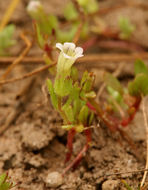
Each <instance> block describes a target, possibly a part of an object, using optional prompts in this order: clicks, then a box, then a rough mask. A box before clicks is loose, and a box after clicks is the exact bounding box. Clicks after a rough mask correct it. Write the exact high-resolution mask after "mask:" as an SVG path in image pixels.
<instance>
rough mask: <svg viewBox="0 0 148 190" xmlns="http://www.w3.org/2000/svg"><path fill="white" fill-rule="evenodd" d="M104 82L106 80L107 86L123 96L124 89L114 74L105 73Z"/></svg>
mask: <svg viewBox="0 0 148 190" xmlns="http://www.w3.org/2000/svg"><path fill="white" fill-rule="evenodd" d="M104 80H105V83H106V84H107V86H110V87H112V88H113V89H114V90H116V91H117V92H119V93H120V94H123V88H122V86H121V84H120V82H119V81H118V80H117V78H116V77H114V76H113V75H112V74H110V73H105V76H104Z"/></svg>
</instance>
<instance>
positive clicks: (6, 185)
mask: <svg viewBox="0 0 148 190" xmlns="http://www.w3.org/2000/svg"><path fill="white" fill-rule="evenodd" d="M14 186H15V184H13V182H11V181H10V177H8V174H5V173H4V174H2V175H0V190H9V189H11V188H13V187H14Z"/></svg>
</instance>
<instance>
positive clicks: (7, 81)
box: [0, 63, 56, 85]
mask: <svg viewBox="0 0 148 190" xmlns="http://www.w3.org/2000/svg"><path fill="white" fill-rule="evenodd" d="M55 65H56V63H53V64H51V65H46V66H43V67H41V68H39V69H36V70H34V71H32V72H29V73H27V74H25V75H23V76H21V77H17V78H12V79H8V80H3V81H0V85H1V84H8V83H13V82H16V81H20V80H23V79H26V78H29V77H31V76H33V75H36V74H38V73H40V72H42V71H45V70H47V69H49V68H51V67H53V66H55Z"/></svg>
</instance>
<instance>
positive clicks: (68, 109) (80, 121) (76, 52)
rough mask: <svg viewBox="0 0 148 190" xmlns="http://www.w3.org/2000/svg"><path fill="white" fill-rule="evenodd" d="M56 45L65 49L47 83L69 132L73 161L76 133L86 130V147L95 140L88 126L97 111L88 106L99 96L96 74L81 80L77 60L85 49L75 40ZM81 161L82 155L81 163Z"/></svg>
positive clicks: (69, 153)
mask: <svg viewBox="0 0 148 190" xmlns="http://www.w3.org/2000/svg"><path fill="white" fill-rule="evenodd" d="M56 47H57V48H58V49H60V51H61V52H60V55H59V58H58V63H57V68H56V70H57V71H56V76H55V79H54V81H53V82H52V81H51V80H50V79H48V80H47V86H48V90H49V93H50V97H51V102H52V104H53V106H54V108H55V109H56V110H57V111H58V112H59V114H60V115H61V117H62V119H63V126H62V128H63V129H65V130H67V131H68V139H67V148H68V153H67V157H66V161H69V159H70V157H71V154H72V143H73V138H74V136H75V134H76V133H81V132H85V134H86V137H87V142H86V150H87V149H88V147H89V146H90V143H91V134H90V129H87V127H89V126H90V125H91V124H92V120H93V113H92V111H91V110H89V108H88V106H87V99H88V98H90V97H95V92H94V91H92V88H93V82H94V75H93V74H92V73H88V72H87V71H86V72H84V73H83V76H82V79H81V80H80V81H79V79H78V71H77V69H76V68H75V67H73V64H74V62H75V61H76V59H78V58H79V57H82V56H83V49H82V48H80V47H75V44H74V43H64V45H62V44H60V43H57V44H56ZM86 150H85V151H86ZM81 156H82V155H81ZM79 160H80V158H79V159H78V160H77V162H78V161H79ZM75 164H76V163H75Z"/></svg>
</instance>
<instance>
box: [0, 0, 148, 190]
mask: <svg viewBox="0 0 148 190" xmlns="http://www.w3.org/2000/svg"><path fill="white" fill-rule="evenodd" d="M6 2H7V3H6ZM9 2H10V0H5V1H2V2H0V19H1V18H2V16H3V14H4V11H5V10H6V7H7V4H8V3H9ZM27 2H28V0H22V1H21V3H20V5H19V6H18V8H17V10H16V12H15V14H14V15H13V17H12V19H11V22H13V23H15V24H16V25H17V32H16V36H17V39H18V43H17V46H15V47H14V48H13V49H12V50H11V53H12V54H13V55H18V53H19V52H20V51H21V50H22V48H24V43H23V42H22V41H21V39H20V38H19V33H20V31H22V30H28V28H29V27H30V26H31V20H30V18H29V16H28V15H27V13H26V11H25V6H26V5H27ZM66 2H68V0H67V1H66V0H64V1H60V0H56V1H55V0H54V1H53V0H43V4H44V5H45V7H46V11H47V12H52V13H54V14H57V15H58V16H61V15H62V9H63V7H64V5H65V3H66ZM120 2H124V1H117V0H112V1H111V0H104V1H103V0H102V1H101V0H100V8H103V7H107V6H111V5H116V4H119V3H120ZM134 2H140V3H147V4H148V2H145V1H142V0H141V1H138V0H135V1H134ZM55 7H56V8H55ZM133 13H134V14H133ZM121 14H122V15H126V16H127V17H129V18H130V19H131V21H132V23H134V24H135V25H136V26H137V30H136V32H135V34H134V36H133V38H134V40H135V41H136V42H137V43H138V42H140V43H141V44H143V45H144V46H146V47H148V35H147V34H148V14H147V10H145V9H144V8H142V7H128V8H127V7H123V8H121V9H117V10H114V11H113V12H109V13H107V14H105V15H103V16H102V19H103V20H104V21H105V22H106V23H107V24H108V25H109V26H111V27H115V28H116V27H117V20H118V17H119V15H121ZM30 30H31V27H30ZM39 54H41V51H40V50H39V49H38V48H37V47H35V46H34V47H33V48H32V50H31V51H30V53H29V55H39ZM111 63H112V62H111ZM96 64H99V63H96ZM108 64H110V62H108ZM112 64H114V63H112ZM115 64H120V63H115ZM126 64H127V67H126V70H127V71H126V72H128V70H129V73H130V69H131V67H133V64H132V63H126ZM128 65H130V67H128ZM131 65H132V66H131ZM36 67H38V65H36V66H35V65H29V64H27V65H23V66H22V65H20V66H17V67H16V68H15V69H14V70H13V72H12V73H11V75H10V77H15V76H20V75H22V74H24V73H26V72H28V71H30V70H32V69H35V68H36ZM84 68H85V66H84ZM91 69H92V70H93V71H94V70H95V72H96V74H97V76H99V72H100V70H98V69H97V67H93V68H91ZM102 70H103V68H102ZM123 71H124V68H123ZM3 72H4V68H1V69H0V75H1V74H2V73H3ZM47 77H49V73H48V71H45V72H42V73H40V74H38V75H37V76H35V77H33V78H29V79H25V80H22V81H18V82H15V83H12V84H7V85H3V86H2V87H1V88H0V126H1V127H4V126H6V125H7V123H9V121H10V120H11V118H13V120H12V121H11V122H10V123H9V124H10V125H9V126H8V129H7V130H6V131H5V132H4V133H3V134H2V135H1V136H0V173H2V172H6V171H8V172H9V175H10V176H11V177H12V179H13V181H15V182H16V183H18V185H17V186H16V187H15V188H14V189H16V190H17V189H20V190H29V189H30V190H36V189H37V190H43V189H53V190H54V189H58V190H125V187H124V185H123V184H122V182H121V179H124V180H125V181H126V182H127V183H128V184H129V185H131V186H132V187H134V188H135V189H134V190H136V187H137V186H138V184H139V183H140V181H141V179H142V173H132V174H122V175H118V176H114V175H112V176H106V174H111V173H116V172H126V171H133V170H138V169H142V168H144V167H145V157H146V144H145V128H144V122H143V116H142V113H141V108H140V110H139V112H138V113H137V115H136V117H135V119H134V121H133V122H132V123H131V124H130V126H129V127H128V128H126V129H125V131H126V132H127V133H128V134H129V135H130V137H131V139H133V142H134V144H135V147H136V151H137V154H138V158H139V159H138V158H137V157H136V156H135V151H134V150H133V149H132V147H130V145H129V144H128V143H127V141H125V140H124V139H122V138H121V136H120V134H119V133H118V132H117V133H114V134H113V133H111V132H110V131H109V129H108V128H107V127H106V126H104V125H102V124H100V121H99V120H98V119H97V118H96V119H95V121H94V125H95V126H98V127H95V128H94V129H92V134H93V142H92V147H91V148H90V149H89V150H88V152H87V153H86V155H85V156H84V158H83V160H82V162H81V163H80V165H79V167H78V168H77V169H76V170H75V171H69V172H68V173H67V175H66V176H65V177H64V178H63V179H62V182H61V185H60V186H58V187H57V188H51V187H48V185H47V181H48V180H49V179H48V177H49V176H48V175H49V174H50V173H51V172H53V171H56V172H58V173H59V174H60V173H61V172H62V171H63V169H64V168H65V164H64V160H65V154H66V135H67V133H66V132H65V131H64V130H62V129H61V128H60V126H61V124H62V120H61V119H60V117H59V115H58V114H57V113H56V112H55V111H54V110H53V109H52V106H51V103H50V102H49V100H48V97H47V96H46V95H45V94H44V89H45V80H46V78H47ZM123 82H124V81H123ZM97 88H98V85H97V83H96V89H97ZM24 94H25V95H24ZM147 102H148V101H145V104H146V107H147ZM0 131H1V130H0ZM84 144H85V138H84V135H83V134H78V135H76V138H75V142H74V154H73V158H74V157H75V156H76V155H77V153H78V152H79V151H80V149H81V148H82V147H83V145H84Z"/></svg>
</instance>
